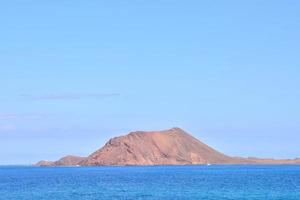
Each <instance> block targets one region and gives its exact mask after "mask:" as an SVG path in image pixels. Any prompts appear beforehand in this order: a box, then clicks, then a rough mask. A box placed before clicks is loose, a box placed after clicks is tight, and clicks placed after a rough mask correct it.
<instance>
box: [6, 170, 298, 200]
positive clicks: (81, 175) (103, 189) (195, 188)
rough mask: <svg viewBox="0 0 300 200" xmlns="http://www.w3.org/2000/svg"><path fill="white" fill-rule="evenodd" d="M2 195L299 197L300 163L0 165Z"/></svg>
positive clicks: (62, 199) (83, 199) (59, 198)
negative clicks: (138, 165) (151, 165)
mask: <svg viewBox="0 0 300 200" xmlns="http://www.w3.org/2000/svg"><path fill="white" fill-rule="evenodd" d="M0 199H1V200H2V199H3V200H9V199H20V200H27V199H28V200H37V199H38V200H44V199H45V200H50V199H51V200H67V199H68V200H69V199H70V200H77V199H80V200H90V199H109V200H111V199H170V200H175V199H205V200H210V199H216V200H221V199H238V200H243V199H251V200H252V199H259V200H268V199H270V200H271V199H272V200H277V199H278V200H289V199H297V200H300V166H240V165H231V166H225V165H211V166H159V167H54V168H51V167H49V168H39V167H0Z"/></svg>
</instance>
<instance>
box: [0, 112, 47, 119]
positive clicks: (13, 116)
mask: <svg viewBox="0 0 300 200" xmlns="http://www.w3.org/2000/svg"><path fill="white" fill-rule="evenodd" d="M47 116H48V115H46V114H16V113H0V120H17V119H44V118H46V117H47Z"/></svg>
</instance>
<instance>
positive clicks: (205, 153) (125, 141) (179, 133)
mask: <svg viewBox="0 0 300 200" xmlns="http://www.w3.org/2000/svg"><path fill="white" fill-rule="evenodd" d="M198 164H300V158H296V159H284V160H275V159H270V158H265V159H261V158H253V157H249V158H242V157H230V156H227V155H224V154H222V153H220V152H218V151H216V150H214V149H213V148H211V147H209V146H207V145H206V144H204V143H202V142H200V141H199V140H197V139H196V138H194V137H193V136H191V135H189V134H188V133H186V132H185V131H183V130H182V129H180V128H172V129H169V130H165V131H150V132H145V131H137V132H132V133H130V134H128V135H125V136H120V137H115V138H113V139H111V140H109V141H108V142H107V143H106V144H105V145H104V146H103V147H102V148H101V149H99V150H97V151H96V152H94V153H92V154H91V155H90V156H88V157H78V156H66V157H63V158H61V159H60V160H58V161H55V162H51V161H40V162H38V163H37V164H36V165H38V166H72V165H73V166H74V165H198Z"/></svg>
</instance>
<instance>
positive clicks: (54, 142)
mask: <svg viewBox="0 0 300 200" xmlns="http://www.w3.org/2000/svg"><path fill="white" fill-rule="evenodd" d="M299 10H300V2H299V1H296V0H294V1H292V0H286V1H276V0H272V1H271V0H270V1H268V0H265V1H261V0H251V1H250V0H249V1H240V0H237V1H230V0H229V1H228V0H226V1H225V0H224V1H221V0H220V1H196V0H195V1H190V0H187V1H168V0H165V1H158V0H154V1H136V0H132V1H127V0H120V1H113V0H112V1H98V0H97V1H96V0H94V1H92V0H91V1H76V0H75V1H74V0H72V1H71V0H51V1H38V0H20V1H16V0H10V1H1V2H0V24H1V31H0V43H1V45H0V88H1V94H0V164H20V163H23V164H29V163H34V162H36V161H38V160H40V159H49V160H55V159H58V158H59V157H61V156H64V155H66V154H75V155H81V156H86V155H88V154H89V153H91V152H92V151H94V150H96V149H98V148H99V147H101V146H102V145H103V144H104V143H105V141H106V140H108V139H109V138H111V137H114V136H118V135H122V134H126V133H127V132H129V131H134V130H160V129H168V128H171V127H174V126H176V127H181V128H183V129H185V130H186V131H188V132H190V133H191V134H192V135H194V136H196V137H197V138H199V139H200V140H202V141H204V142H205V143H207V144H209V145H211V146H212V147H215V148H216V149H218V150H219V151H222V152H224V153H226V154H229V155H235V156H259V157H275V158H287V157H291V158H293V157H300V148H299V146H300V105H299V102H300V89H299V86H300V59H299V58H300V57H299V56H300V40H299V35H300V14H299Z"/></svg>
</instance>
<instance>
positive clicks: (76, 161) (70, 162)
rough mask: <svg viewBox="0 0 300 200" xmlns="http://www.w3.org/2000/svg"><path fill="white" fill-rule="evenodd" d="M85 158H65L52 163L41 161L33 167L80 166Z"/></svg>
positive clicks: (70, 156)
mask: <svg viewBox="0 0 300 200" xmlns="http://www.w3.org/2000/svg"><path fill="white" fill-rule="evenodd" d="M85 159H86V157H79V156H72V155H69V156H65V157H63V158H61V159H59V160H58V161H55V162H52V161H45V160H42V161H40V162H38V163H36V164H35V165H37V166H75V165H80V163H82V162H83V161H84V160H85Z"/></svg>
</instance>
